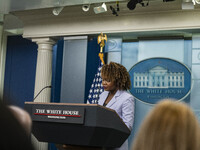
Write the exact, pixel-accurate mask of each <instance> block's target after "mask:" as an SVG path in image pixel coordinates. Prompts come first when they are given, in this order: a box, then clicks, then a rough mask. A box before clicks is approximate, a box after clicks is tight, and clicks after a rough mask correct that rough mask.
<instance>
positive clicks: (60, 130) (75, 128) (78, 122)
mask: <svg viewBox="0 0 200 150" xmlns="http://www.w3.org/2000/svg"><path fill="white" fill-rule="evenodd" d="M25 109H26V110H27V111H28V112H29V114H30V115H31V117H32V121H33V125H32V133H33V134H34V136H35V137H36V138H37V139H38V140H39V141H41V142H50V143H57V144H68V145H79V146H91V147H105V148H107V147H111V148H114V147H120V146H121V145H122V144H123V143H124V141H125V140H126V139H127V138H128V136H129V134H130V130H129V129H128V127H127V126H126V125H125V124H124V122H123V121H122V120H121V118H120V117H119V116H118V115H117V113H116V112H115V111H114V110H112V109H109V108H106V107H103V106H100V105H97V104H67V103H35V102H26V103H25Z"/></svg>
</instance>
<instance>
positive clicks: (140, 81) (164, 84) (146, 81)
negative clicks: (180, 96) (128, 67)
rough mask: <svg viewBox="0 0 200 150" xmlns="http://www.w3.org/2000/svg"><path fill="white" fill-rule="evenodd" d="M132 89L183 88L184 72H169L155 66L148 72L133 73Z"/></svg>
mask: <svg viewBox="0 0 200 150" xmlns="http://www.w3.org/2000/svg"><path fill="white" fill-rule="evenodd" d="M133 76H134V83H133V85H134V88H184V72H170V71H168V70H167V69H165V68H163V67H161V66H156V67H153V68H151V69H150V70H149V71H148V72H143V73H137V72H134V74H133Z"/></svg>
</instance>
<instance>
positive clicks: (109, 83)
mask: <svg viewBox="0 0 200 150" xmlns="http://www.w3.org/2000/svg"><path fill="white" fill-rule="evenodd" d="M101 77H102V85H103V88H104V92H103V93H102V94H101V95H100V98H99V102H98V103H99V105H103V106H105V107H108V108H111V109H113V110H115V111H116V112H117V114H118V115H119V116H120V118H121V119H122V120H123V122H124V123H125V124H126V126H127V127H128V128H129V129H130V130H132V127H133V120H134V104H135V102H134V98H133V96H132V95H131V94H130V93H128V92H127V90H128V89H130V86H131V82H130V77H129V73H128V72H127V70H126V68H125V67H124V66H122V65H121V64H118V63H114V62H110V63H109V64H105V65H103V67H102V70H101ZM116 150H128V139H127V140H126V141H125V142H124V144H122V146H121V147H120V148H116Z"/></svg>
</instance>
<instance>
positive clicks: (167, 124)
mask: <svg viewBox="0 0 200 150" xmlns="http://www.w3.org/2000/svg"><path fill="white" fill-rule="evenodd" d="M199 139H200V127H199V123H198V120H197V118H196V117H195V115H194V113H193V112H192V110H191V109H190V108H189V107H188V106H187V105H186V104H184V103H182V102H176V101H174V100H169V99H166V100H163V101H161V102H160V103H158V104H157V105H156V106H155V108H154V109H153V110H152V111H151V112H150V113H149V114H148V115H147V117H146V119H145V120H144V122H143V124H142V126H141V128H140V129H139V131H138V134H137V136H136V138H135V140H134V143H133V148H132V150H160V149H162V150H199V149H200V142H199Z"/></svg>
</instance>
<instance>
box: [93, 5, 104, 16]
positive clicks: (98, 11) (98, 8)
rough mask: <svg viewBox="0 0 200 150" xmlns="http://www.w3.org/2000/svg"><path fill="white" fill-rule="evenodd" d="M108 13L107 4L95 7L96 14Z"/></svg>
mask: <svg viewBox="0 0 200 150" xmlns="http://www.w3.org/2000/svg"><path fill="white" fill-rule="evenodd" d="M106 11H107V6H106V4H105V3H103V4H102V5H101V6H98V7H94V12H95V14H99V13H103V12H106Z"/></svg>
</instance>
